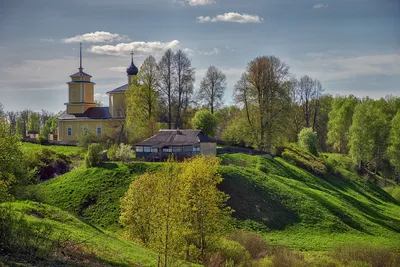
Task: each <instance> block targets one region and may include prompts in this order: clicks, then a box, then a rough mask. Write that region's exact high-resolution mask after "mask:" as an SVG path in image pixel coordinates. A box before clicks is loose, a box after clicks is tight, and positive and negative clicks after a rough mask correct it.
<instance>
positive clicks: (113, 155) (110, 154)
mask: <svg viewBox="0 0 400 267" xmlns="http://www.w3.org/2000/svg"><path fill="white" fill-rule="evenodd" d="M117 150H118V145H117V144H114V145H112V146H110V147H109V148H108V150H107V158H109V159H110V160H114V161H115V160H117Z"/></svg>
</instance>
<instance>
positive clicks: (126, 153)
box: [116, 144, 134, 162]
mask: <svg viewBox="0 0 400 267" xmlns="http://www.w3.org/2000/svg"><path fill="white" fill-rule="evenodd" d="M133 156H134V152H133V149H132V146H130V145H125V144H120V146H119V147H118V149H117V151H116V158H117V159H119V160H122V161H124V162H127V161H129V160H131V159H132V158H133Z"/></svg>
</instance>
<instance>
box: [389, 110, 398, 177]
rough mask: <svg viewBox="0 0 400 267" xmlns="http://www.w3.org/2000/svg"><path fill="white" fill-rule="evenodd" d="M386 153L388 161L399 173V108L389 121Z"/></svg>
mask: <svg viewBox="0 0 400 267" xmlns="http://www.w3.org/2000/svg"><path fill="white" fill-rule="evenodd" d="M388 155H389V159H390V163H391V164H392V165H393V166H394V168H395V169H396V171H397V173H400V110H399V111H398V112H397V114H396V116H394V117H393V119H392V122H391V129H390V136H389V147H388Z"/></svg>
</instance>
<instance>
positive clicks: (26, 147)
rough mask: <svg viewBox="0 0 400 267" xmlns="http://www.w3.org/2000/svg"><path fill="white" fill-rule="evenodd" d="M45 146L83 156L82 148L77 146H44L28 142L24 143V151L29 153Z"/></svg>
mask: <svg viewBox="0 0 400 267" xmlns="http://www.w3.org/2000/svg"><path fill="white" fill-rule="evenodd" d="M43 148H48V149H51V150H54V151H55V152H57V153H60V154H65V155H67V156H83V155H82V150H81V148H79V147H76V146H53V145H49V146H43V145H39V144H33V143H27V142H25V143H22V149H23V151H24V152H25V153H28V154H29V153H32V152H34V151H38V150H40V149H43Z"/></svg>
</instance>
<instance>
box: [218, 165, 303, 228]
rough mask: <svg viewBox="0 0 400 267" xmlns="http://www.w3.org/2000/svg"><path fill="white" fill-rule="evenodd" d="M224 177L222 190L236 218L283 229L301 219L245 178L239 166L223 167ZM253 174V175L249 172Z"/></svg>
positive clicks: (264, 189) (262, 188) (258, 185)
mask: <svg viewBox="0 0 400 267" xmlns="http://www.w3.org/2000/svg"><path fill="white" fill-rule="evenodd" d="M220 170H221V174H222V176H223V177H224V180H223V182H222V183H221V184H220V185H219V189H220V190H222V191H224V192H225V193H227V194H228V195H229V196H230V199H229V200H228V205H229V206H230V207H231V208H232V209H234V210H235V212H234V213H233V217H235V218H237V219H239V220H241V221H244V220H252V221H255V222H257V223H261V224H263V225H266V226H267V227H268V228H270V229H276V230H281V229H284V228H285V227H287V226H289V225H292V224H295V223H297V222H299V218H298V216H297V215H296V214H294V213H293V212H292V211H290V210H289V209H287V207H285V206H284V205H283V204H282V203H281V202H280V201H279V200H277V199H274V196H273V195H272V194H271V193H270V192H268V191H267V190H266V188H264V187H262V186H261V185H260V184H258V183H257V182H255V181H251V180H248V179H246V177H245V176H242V175H241V172H243V171H246V170H245V169H243V168H239V167H221V169H220ZM250 175H254V174H250Z"/></svg>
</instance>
